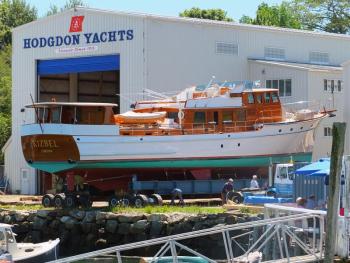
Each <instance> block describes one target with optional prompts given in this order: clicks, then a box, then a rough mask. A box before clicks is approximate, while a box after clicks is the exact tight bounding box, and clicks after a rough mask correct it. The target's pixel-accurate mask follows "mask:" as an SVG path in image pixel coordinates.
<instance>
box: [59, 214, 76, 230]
mask: <svg viewBox="0 0 350 263" xmlns="http://www.w3.org/2000/svg"><path fill="white" fill-rule="evenodd" d="M60 221H61V223H63V224H64V226H65V227H66V228H67V229H72V228H73V227H74V226H75V225H76V224H78V222H77V220H76V219H74V218H72V217H70V216H63V217H61V219H60Z"/></svg>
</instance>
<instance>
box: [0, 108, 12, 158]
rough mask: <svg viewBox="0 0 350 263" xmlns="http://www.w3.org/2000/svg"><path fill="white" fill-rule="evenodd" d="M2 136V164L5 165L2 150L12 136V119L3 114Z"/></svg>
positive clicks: (0, 146)
mask: <svg viewBox="0 0 350 263" xmlns="http://www.w3.org/2000/svg"><path fill="white" fill-rule="evenodd" d="M0 135H1V136H0V164H3V163H4V156H3V154H2V152H1V149H2V147H4V145H5V143H6V142H7V140H8V139H9V138H10V136H11V117H10V116H8V115H5V114H2V113H0Z"/></svg>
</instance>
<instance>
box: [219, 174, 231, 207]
mask: <svg viewBox="0 0 350 263" xmlns="http://www.w3.org/2000/svg"><path fill="white" fill-rule="evenodd" d="M231 191H233V179H232V178H230V179H228V181H227V182H226V183H225V184H224V187H223V188H222V191H221V200H222V204H223V205H224V204H226V197H227V193H228V192H231Z"/></svg>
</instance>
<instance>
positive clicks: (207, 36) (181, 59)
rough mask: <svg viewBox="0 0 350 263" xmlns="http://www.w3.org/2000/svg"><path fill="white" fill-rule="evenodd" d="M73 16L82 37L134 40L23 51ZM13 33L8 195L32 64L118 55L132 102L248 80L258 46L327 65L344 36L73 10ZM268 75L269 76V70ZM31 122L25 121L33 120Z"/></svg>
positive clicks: (339, 55)
mask: <svg viewBox="0 0 350 263" xmlns="http://www.w3.org/2000/svg"><path fill="white" fill-rule="evenodd" d="M73 15H84V16H85V20H84V24H83V30H84V32H83V33H86V32H101V31H109V30H119V29H129V28H131V29H134V39H133V40H132V41H123V42H111V43H98V44H94V45H96V46H97V47H98V50H96V51H93V52H83V53H76V54H58V53H55V51H54V50H55V48H48V47H46V48H38V49H25V50H24V49H23V43H22V39H23V38H26V37H32V36H37V37H40V36H50V35H52V34H53V33H52V32H55V35H66V34H68V30H69V25H70V19H71V17H72V16H73ZM13 32H14V33H13V60H12V63H13V64H12V68H13V74H12V76H13V103H12V113H13V122H12V128H13V129H12V133H13V142H12V143H11V145H10V147H9V149H8V150H6V156H7V164H8V166H9V167H7V170H8V171H11V172H10V173H11V185H12V187H13V189H19V188H20V177H19V168H20V167H27V165H26V163H25V161H24V158H23V156H22V151H21V145H20V133H19V127H20V125H21V123H22V116H21V114H20V108H21V107H23V105H25V104H28V103H30V96H29V94H30V93H31V94H33V95H35V91H36V87H35V85H36V60H44V59H59V58H70V57H80V56H100V55H110V54H119V55H120V92H121V93H122V94H123V95H124V97H129V98H130V100H131V101H133V100H135V99H140V98H142V90H143V89H144V88H150V89H153V90H156V91H161V92H162V91H163V92H164V91H172V92H175V91H178V90H182V89H183V88H185V87H187V86H189V85H192V84H197V83H207V82H208V81H209V79H210V78H211V77H212V76H213V75H215V76H216V79H217V80H242V79H248V78H252V77H254V78H255V76H257V75H258V72H252V73H249V64H248V62H247V58H249V57H253V58H263V56H264V48H265V47H266V46H273V47H280V48H284V49H285V50H286V59H287V60H290V61H299V62H307V61H308V55H309V52H310V51H313V50H314V49H315V48H314V47H317V50H318V51H325V52H329V55H330V62H331V63H332V64H340V63H342V62H343V61H344V60H347V59H350V49H348V45H349V43H350V38H346V37H343V38H340V37H336V36H333V35H321V34H313V33H310V34H306V33H305V32H299V31H292V30H279V29H273V28H263V27H262V28H259V27H254V26H252V27H249V26H240V25H236V24H232V25H230V24H228V23H226V24H222V23H221V24H220V23H215V22H208V21H205V22H201V21H200V20H193V22H192V20H188V19H187V20H186V19H177V18H174V19H171V18H161V17H156V16H148V15H128V14H122V13H113V12H106V11H99V10H91V9H81V8H78V10H77V11H76V12H75V11H73V10H70V11H66V12H64V13H61V14H57V15H54V16H50V17H47V18H43V19H41V20H39V21H37V22H34V23H31V24H28V25H25V26H22V27H19V28H17V29H15V30H14V31H13ZM217 41H221V42H233V43H237V44H238V56H232V55H222V54H216V53H215V43H216V42H217ZM273 72H275V73H276V74H277V70H273ZM275 73H274V74H275ZM293 74H296V75H297V76H295V78H297V79H300V84H302V83H306V82H305V79H304V78H305V76H304V74H303V73H300V72H294V73H293ZM293 77H294V76H293ZM299 89H300V90H299ZM299 89H298V91H296V90H295V92H298V93H296V95H297V97H298V98H299V97H302V96H303V94H305V91H304V90H306V89H307V87H305V86H302V85H301V86H300V88H299ZM306 96H307V95H306ZM120 104H121V111H126V110H127V109H128V108H129V104H130V101H129V100H123V99H121V102H120ZM31 117H32V121H33V120H34V115H33V116H31ZM31 171H32V173H34V170H31Z"/></svg>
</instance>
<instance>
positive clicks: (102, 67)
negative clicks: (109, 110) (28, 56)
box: [37, 55, 120, 76]
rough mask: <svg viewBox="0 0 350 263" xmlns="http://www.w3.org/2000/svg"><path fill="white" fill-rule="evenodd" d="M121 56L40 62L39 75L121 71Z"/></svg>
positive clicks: (38, 66)
mask: <svg viewBox="0 0 350 263" xmlns="http://www.w3.org/2000/svg"><path fill="white" fill-rule="evenodd" d="M119 68H120V61H119V55H108V56H93V57H80V58H67V59H52V60H39V61H38V63H37V72H38V75H41V76H42V75H51V74H66V73H79V72H95V71H110V70H119Z"/></svg>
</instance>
